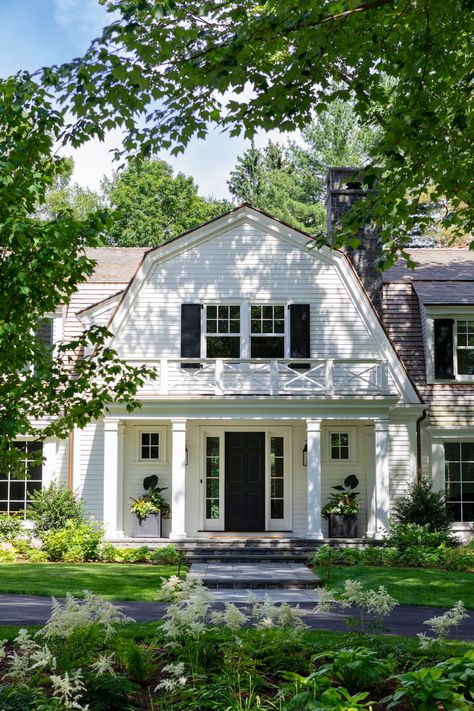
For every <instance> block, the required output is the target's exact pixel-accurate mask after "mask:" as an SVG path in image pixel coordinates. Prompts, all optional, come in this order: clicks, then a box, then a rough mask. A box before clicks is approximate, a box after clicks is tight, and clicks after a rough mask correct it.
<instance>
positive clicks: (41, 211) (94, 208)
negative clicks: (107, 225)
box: [37, 158, 104, 220]
mask: <svg viewBox="0 0 474 711" xmlns="http://www.w3.org/2000/svg"><path fill="white" fill-rule="evenodd" d="M73 170H74V161H73V160H72V158H65V159H64V161H63V170H62V172H61V173H60V174H59V175H58V176H56V178H55V180H54V181H53V183H52V185H51V187H50V188H48V189H47V190H46V193H45V197H44V202H43V203H41V204H40V205H38V207H37V215H38V217H40V218H41V219H43V220H52V219H54V218H55V217H58V215H59V214H60V213H61V212H64V211H66V212H71V213H72V214H73V215H74V217H76V218H78V219H84V218H85V217H87V215H90V214H91V213H93V212H99V211H101V210H102V211H103V210H104V202H103V199H102V197H101V196H100V195H99V194H98V193H96V192H95V191H94V190H90V189H89V188H83V187H82V186H81V185H78V183H73V182H72V173H73Z"/></svg>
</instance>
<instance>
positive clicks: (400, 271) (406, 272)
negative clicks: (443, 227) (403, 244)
mask: <svg viewBox="0 0 474 711" xmlns="http://www.w3.org/2000/svg"><path fill="white" fill-rule="evenodd" d="M407 252H408V254H409V255H410V257H411V258H412V259H413V261H414V262H415V263H416V265H417V266H416V269H415V270H412V269H407V268H406V264H405V260H403V259H401V260H400V261H399V262H398V263H397V264H395V266H393V267H391V268H390V269H387V271H386V272H385V273H384V282H407V281H408V282H411V281H450V280H452V281H465V280H467V281H472V280H474V251H472V250H469V249H456V248H449V249H443V248H439V249H438V248H434V249H423V248H418V249H407Z"/></svg>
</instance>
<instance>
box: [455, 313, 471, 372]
mask: <svg viewBox="0 0 474 711" xmlns="http://www.w3.org/2000/svg"><path fill="white" fill-rule="evenodd" d="M456 335H457V343H456V355H457V366H458V367H457V371H458V375H474V321H456Z"/></svg>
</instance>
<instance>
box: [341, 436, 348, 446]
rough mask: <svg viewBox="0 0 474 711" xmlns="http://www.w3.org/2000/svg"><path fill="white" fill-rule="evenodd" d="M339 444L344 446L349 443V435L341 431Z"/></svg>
mask: <svg viewBox="0 0 474 711" xmlns="http://www.w3.org/2000/svg"><path fill="white" fill-rule="evenodd" d="M341 444H342V445H343V446H346V447H347V446H348V445H349V435H348V434H345V433H341Z"/></svg>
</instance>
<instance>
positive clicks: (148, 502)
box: [130, 474, 170, 523]
mask: <svg viewBox="0 0 474 711" xmlns="http://www.w3.org/2000/svg"><path fill="white" fill-rule="evenodd" d="M143 488H144V489H145V491H146V493H145V494H142V496H139V497H138V499H133V498H132V501H133V504H132V505H131V507H130V511H131V512H132V513H134V514H135V515H136V517H137V518H138V520H139V522H140V523H142V521H144V520H145V519H146V518H148V517H149V516H152V515H153V514H161V515H162V516H163V518H169V515H170V505H169V504H168V502H167V501H165V499H164V497H163V496H162V495H161V492H162V491H165V490H166V489H167V488H168V487H167V486H160V487H159V486H158V477H157V476H156V474H152V475H151V476H147V477H145V479H143Z"/></svg>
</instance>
